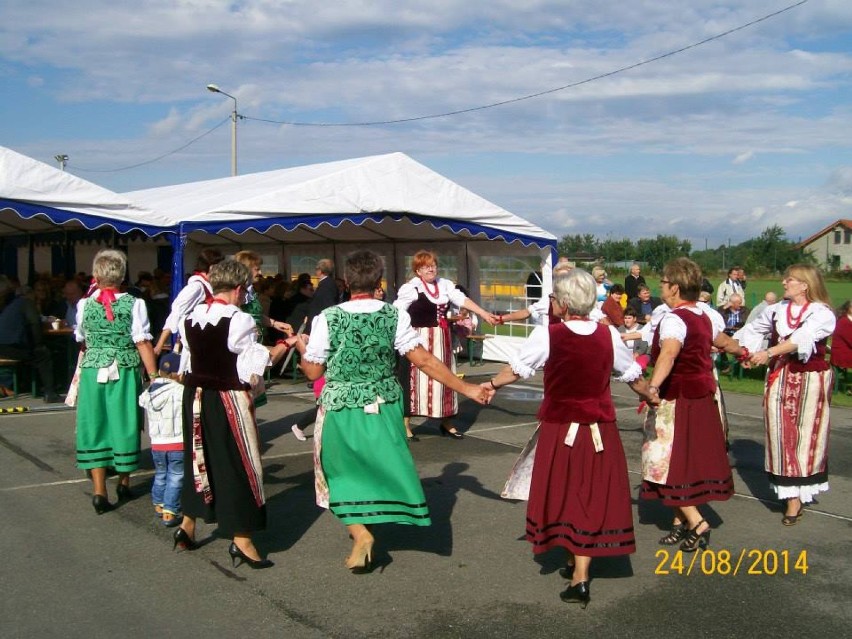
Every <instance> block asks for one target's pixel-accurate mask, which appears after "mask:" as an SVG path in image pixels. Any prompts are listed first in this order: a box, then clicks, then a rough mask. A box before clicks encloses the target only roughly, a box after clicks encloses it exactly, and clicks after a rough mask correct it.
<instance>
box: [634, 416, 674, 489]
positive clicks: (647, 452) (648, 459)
mask: <svg viewBox="0 0 852 639" xmlns="http://www.w3.org/2000/svg"><path fill="white" fill-rule="evenodd" d="M674 417H675V402H674V401H667V400H663V401H662V403H661V404H660V405H659V407H658V408H657V409H656V410H655V409H649V410H648V412H647V413H646V415H645V424H644V426H643V429H644V435H645V441H644V442H643V443H642V479H644V480H646V481H650V482H654V483H655V484H665V483H666V479H668V476H669V464H670V463H671V458H672V444H673V443H674Z"/></svg>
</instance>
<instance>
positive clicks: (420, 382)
mask: <svg viewBox="0 0 852 639" xmlns="http://www.w3.org/2000/svg"><path fill="white" fill-rule="evenodd" d="M415 330H416V331H417V332H418V333H419V334H420V337H421V338H422V339H423V341H424V342H425V343H426V350H428V351H429V352H430V353H432V355H434V356H435V357H437V358H438V359H439V360H441V361H442V362H443V363H444V364H446V366H447V368H449V369H450V370H451V371H453V373H455V372H456V358H455V355H454V354H453V348H452V343H451V340H450V329H449V328H448V327H441V326H434V327H425V328H417V329H415ZM409 382H410V389H411V391H410V397H411V411H410V414H411V415H421V416H423V417H438V418H441V417H452V416H453V415H455V414H456V413H458V412H459V400H458V395H456V393H455V391H453V390H450V389H449V388H447V387H446V386H444V385H443V384H441V383H440V382H436V381H435V380H434V379H432V378H431V377H429V376H428V375H426V374H425V373H422V372H421V371H420V369H418V368H417V367H416V366H414V365H413V364H411V365H410V372H409Z"/></svg>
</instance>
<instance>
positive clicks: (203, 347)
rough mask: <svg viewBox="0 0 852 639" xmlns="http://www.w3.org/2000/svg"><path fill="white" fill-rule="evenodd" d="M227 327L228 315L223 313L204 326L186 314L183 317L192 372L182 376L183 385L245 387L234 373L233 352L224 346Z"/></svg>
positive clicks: (235, 357)
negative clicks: (195, 323)
mask: <svg viewBox="0 0 852 639" xmlns="http://www.w3.org/2000/svg"><path fill="white" fill-rule="evenodd" d="M230 328H231V318H230V317H223V318H222V319H220V320H219V323H218V324H216V325H215V326H213V325H212V324H208V325H207V326H205V327H204V328H201V326H200V325H194V326H193V324H192V321H191V320H190V319H189V318H187V319H185V320H184V329H185V331H184V333H185V335H186V341H187V343H188V344H189V357H190V366H191V367H192V372H191V373H187V374H186V377H185V378H184V384H185V385H186V386H195V387H200V388H205V389H208V390H217V391H222V390H244V389H247V388H248V385H247V384H243V383H242V382H241V381H240V378H239V375H238V374H237V354H236V353H232V352H231V351H230V350H228V332H229V330H230Z"/></svg>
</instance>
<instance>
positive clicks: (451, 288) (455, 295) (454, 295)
mask: <svg viewBox="0 0 852 639" xmlns="http://www.w3.org/2000/svg"><path fill="white" fill-rule="evenodd" d="M440 283H441V287H442V288H443V289H444V290H445V291H446V292H447V297H448V298H449V300H450V302H452V303H453V304H455V305H456V306H458V307H459V308H461V307H462V306H464V303H465V302H466V301H467V295H465V294H464V293H462V292H461V290H459V288H458V287H457V286H456V285H455V284H453V283H452V282H451V281H450V280H444V279H442V280H440Z"/></svg>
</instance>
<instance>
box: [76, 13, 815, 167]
mask: <svg viewBox="0 0 852 639" xmlns="http://www.w3.org/2000/svg"><path fill="white" fill-rule="evenodd" d="M807 2H808V0H800V1H799V2H796V3H794V4H791V5H789V6H786V7H784V8H783V9H779V10H777V11H773V12H772V13H768V14H766V15H764V16H761V17H760V18H756V19H754V20H752V21H750V22H747V23H745V24H741V25H740V26H738V27H734V28H732V29H728V30H727V31H723V32H721V33H717V34H716V35H713V36H710V37H709V38H705V39H703V40H699V41H698V42H693V43H692V44H689V45H686V46H684V47H680V48H679V49H673V50H671V51H668V52H666V53H662V54H660V55H657V56H654V57H653V58H648V59H646V60H642V61H640V62H635V63H633V64H629V65H627V66H623V67H620V68H618V69H615V70H613V71H607V72H606V73H601V74H598V75H595V76H592V77H590V78H586V79H584V80H578V81H577V82H572V83H570V84H565V85H563V86H560V87H556V88H553V89H547V90H546V91H539V92H538V93H531V94H529V95H524V96H521V97H518V98H511V99H509V100H502V101H500V102H494V103H492V104H485V105H482V106H476V107H470V108H467V109H458V110H456V111H447V112H445V113H435V114H432V115H420V116H413V117H409V118H399V119H396V120H376V121H371V122H290V121H286V120H268V119H264V118H254V117H251V116H248V115H240V116H239V117H240V118H241V119H243V120H253V121H255V122H266V123H268V124H284V125H289V126H313V127H351V126H378V125H387V124H403V123H406V122H419V121H421V120H434V119H437V118H446V117H450V116H453V115H462V114H464V113H473V112H475V111H484V110H485V109H493V108H496V107H501V106H505V105H507V104H515V103H517V102H523V101H525V100H532V99H534V98H540V97H541V96H544V95H549V94H551V93H557V92H559V91H565V90H566V89H573V88H575V87H578V86H581V85H584V84H589V83H591V82H595V81H597V80H602V79H604V78H609V77H612V76H614V75H618V74H620V73H624V72H625V71H630V70H632V69H636V68H638V67H642V66H645V65H648V64H651V63H653V62H658V61H660V60H663V59H665V58H670V57H672V56H675V55H678V54H680V53H683V52H684V51H689V50H690V49H695V48H697V47H700V46H702V45H705V44H707V43H709V42H713V41H714V40H720V39H721V38H724V37H726V36H729V35H731V34H732V33H736V32H737V31H742V30H743V29H747V28H749V27H752V26H754V25H756V24H759V23H761V22H765V21H766V20H770V19H772V18H774V17H776V16H779V15H781V14H782V13H786V12H787V11H791V10H793V9H795V8H796V7H800V6H801V5H803V4H806V3H807ZM230 120H231V118H230V116H229V117H228V118H226V119H224V120H222V121H221V122H219V123H218V124H217V125H216V126H214V127H213V128H212V129H209V130H208V131H205V132H204V133H202V134H201V135H199V136H198V137H195V138H193V139H192V140H190V141H189V142H187V143H186V144H184V145H182V146H180V147H178V148H176V149H174V150H172V151H169V152H168V153H164V154H162V155H159V156H157V157H155V158H153V159H151V160H145V161H144V162H139V163H137V164H132V165H130V166H123V167H120V168H117V169H86V168H80V167H76V166H75V167H74V168H75V170H77V171H82V172H88V173H116V172H118V171H127V170H129V169H135V168H138V167H140V166H145V165H146V164H153V163H154V162H159V161H160V160H162V159H164V158H167V157H169V156H170V155H174V154H175V153H179V152H180V151H183V150H184V149H186V148H187V147H189V146H190V145H192V144H194V143H196V142H198V140H200V139H201V138H203V137H205V136H207V135H209V134H211V133H213V131H215V130H216V129H218V128H219V127H221V126H222V125H224V124H225V123H226V122H230Z"/></svg>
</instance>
